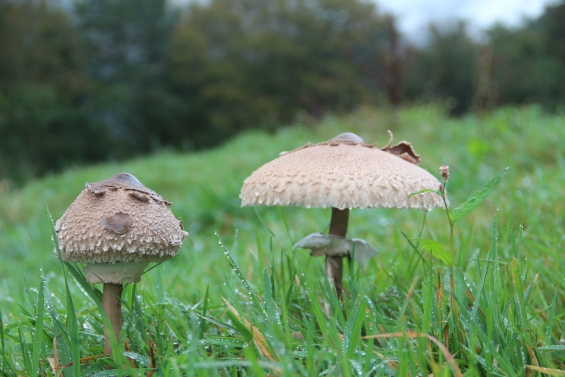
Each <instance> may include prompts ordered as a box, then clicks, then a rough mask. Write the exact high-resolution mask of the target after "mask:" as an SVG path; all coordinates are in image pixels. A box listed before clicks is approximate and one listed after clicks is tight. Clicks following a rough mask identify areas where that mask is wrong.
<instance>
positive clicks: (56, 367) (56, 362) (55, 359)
mask: <svg viewBox="0 0 565 377" xmlns="http://www.w3.org/2000/svg"><path fill="white" fill-rule="evenodd" d="M51 360H53V361H52V362H51ZM49 364H50V365H51V369H53V374H54V375H55V376H61V377H65V375H64V374H63V372H62V369H63V368H62V367H61V363H60V362H59V351H58V350H57V337H53V359H49ZM59 371H61V374H57V373H59Z"/></svg>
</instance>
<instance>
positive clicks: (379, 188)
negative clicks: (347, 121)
mask: <svg viewBox="0 0 565 377" xmlns="http://www.w3.org/2000/svg"><path fill="white" fill-rule="evenodd" d="M389 146H390V142H389V144H388V145H387V146H386V147H384V148H383V150H381V149H379V148H376V147H375V145H374V144H367V143H365V142H364V141H363V139H361V138H360V137H359V136H357V135H355V134H351V133H345V134H341V135H339V136H337V137H336V138H334V139H331V140H329V141H326V142H323V143H320V144H310V143H308V144H306V145H305V146H303V147H302V148H298V149H295V150H293V151H291V152H286V153H283V154H281V155H280V157H278V158H276V159H275V160H273V161H270V162H268V163H266V164H265V165H263V166H261V167H260V168H259V169H257V170H256V171H255V172H253V174H251V176H250V177H248V178H247V179H245V181H244V182H243V187H242V189H241V193H240V195H239V197H240V198H241V199H242V206H249V205H271V206H272V205H297V206H304V207H306V208H310V207H315V208H320V207H321V208H325V207H335V208H339V209H345V208H349V209H351V208H375V207H383V208H418V209H421V210H430V209H432V208H435V207H442V206H443V200H442V198H441V197H440V196H439V195H437V194H435V193H431V192H428V193H424V194H420V195H415V196H413V197H411V198H408V197H409V195H410V194H411V193H415V192H418V191H421V190H423V189H434V190H437V189H438V188H439V187H440V182H439V181H438V180H437V179H436V178H435V177H434V176H433V175H432V174H430V173H428V172H427V171H426V170H424V169H422V168H420V167H418V166H416V165H415V163H417V162H419V159H420V156H419V155H417V154H415V152H414V151H413V150H412V147H411V146H410V143H407V142H402V143H399V144H398V145H396V146H394V147H392V148H390V147H389ZM386 151H388V152H386ZM409 161H411V162H409Z"/></svg>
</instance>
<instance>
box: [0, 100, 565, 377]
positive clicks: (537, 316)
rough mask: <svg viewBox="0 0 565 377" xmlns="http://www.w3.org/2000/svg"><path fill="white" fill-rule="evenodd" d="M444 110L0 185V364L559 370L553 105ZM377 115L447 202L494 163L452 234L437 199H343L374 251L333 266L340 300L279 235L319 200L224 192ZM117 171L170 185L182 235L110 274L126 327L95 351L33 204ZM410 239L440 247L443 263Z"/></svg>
mask: <svg viewBox="0 0 565 377" xmlns="http://www.w3.org/2000/svg"><path fill="white" fill-rule="evenodd" d="M446 114H447V109H446V107H445V106H442V105H417V106H411V107H403V108H401V109H399V110H398V111H396V112H395V111H392V110H388V109H374V108H361V109H359V110H358V111H356V112H355V113H353V114H351V115H347V116H340V117H337V116H327V117H325V118H324V119H322V120H320V121H316V122H296V123H295V124H293V125H289V126H287V127H284V128H280V129H278V130H277V131H276V132H274V133H265V132H249V133H244V134H242V135H240V136H238V137H236V138H234V139H232V140H231V141H229V142H227V143H226V144H225V145H223V146H221V147H219V148H216V149H213V150H209V151H203V152H198V153H188V154H183V153H178V152H171V151H162V152H160V153H158V154H155V155H152V156H148V157H143V158H138V159H134V160H129V161H124V162H117V163H108V164H101V165H95V166H89V167H81V168H74V169H69V170H66V171H65V172H63V173H61V174H54V175H50V176H47V177H45V178H43V179H40V180H35V181H32V182H29V183H28V184H27V185H25V186H24V187H22V188H20V189H17V190H16V189H12V190H5V191H3V192H1V196H0V213H1V217H0V250H1V254H2V262H1V263H0V279H1V285H0V315H1V327H0V336H1V339H0V340H1V356H0V370H1V372H0V374H2V375H5V376H36V375H46V376H52V375H56V374H57V373H59V372H61V371H62V372H63V374H64V375H65V376H66V377H70V376H78V375H84V376H87V375H88V376H91V375H92V376H111V375H147V376H149V375H154V376H246V375H253V376H273V375H303V376H316V375H323V376H368V375H370V376H391V375H397V376H408V375H410V376H418V375H421V376H424V375H426V376H427V375H430V374H433V375H435V376H449V375H454V376H460V375H465V376H523V375H526V376H536V375H537V376H542V375H543V376H545V375H550V376H565V371H562V370H561V369H565V335H564V334H563V331H564V329H565V322H564V321H565V317H564V314H563V313H564V310H563V309H564V306H565V295H564V293H565V290H564V287H563V284H562V282H563V281H564V279H565V261H564V260H563V257H562V250H563V247H564V244H565V225H564V222H563V214H564V213H565V200H563V197H564V194H565V173H564V172H565V145H564V144H563V140H565V114H563V113H561V114H558V115H548V114H546V113H544V112H543V111H542V110H541V109H540V108H539V107H537V106H534V105H532V106H527V107H522V108H517V107H508V108H501V109H498V110H496V111H493V112H490V113H484V114H475V115H468V116H465V117H462V118H457V119H453V118H449V117H447V115H446ZM387 130H391V131H392V132H393V133H394V137H395V142H397V141H401V140H407V141H410V142H411V143H412V145H413V146H414V148H415V149H416V151H417V152H418V153H419V154H420V155H421V156H422V163H421V164H420V166H421V167H422V168H424V169H426V170H428V171H430V172H431V173H432V174H434V175H436V176H438V177H439V167H440V166H441V165H442V164H445V165H449V167H450V172H451V174H450V179H449V182H448V183H447V190H448V195H449V199H450V201H451V207H452V208H455V207H457V206H458V205H460V204H461V203H463V202H465V201H466V200H467V199H468V198H469V197H471V196H472V195H473V194H474V193H476V192H477V191H479V190H481V189H482V188H483V187H485V185H487V183H488V182H489V181H490V180H491V179H493V178H494V177H496V176H498V175H499V174H500V173H501V172H503V171H504V170H505V169H506V168H508V170H507V172H506V174H505V175H504V176H503V177H502V179H501V180H500V182H499V183H498V185H497V186H496V187H495V188H494V190H493V191H492V192H491V193H490V195H489V197H488V198H487V199H486V200H485V201H484V202H483V203H481V204H480V205H479V206H478V207H477V208H476V209H475V210H474V211H473V212H471V213H470V214H469V215H467V216H466V217H464V218H463V219H461V220H460V221H459V222H457V223H456V224H455V228H454V233H453V234H454V239H453V243H454V248H453V250H451V249H450V248H449V244H450V224H449V222H448V220H447V217H446V213H445V210H442V209H435V210H433V211H431V212H429V213H427V214H424V213H422V212H420V211H417V210H400V209H364V210H358V209H353V210H352V213H351V216H350V224H349V236H350V237H357V238H362V239H365V240H367V241H368V242H369V243H370V244H371V245H373V246H375V247H376V248H377V249H379V251H380V254H379V255H378V256H377V257H376V258H373V259H371V260H369V261H368V262H367V263H366V264H364V265H358V264H356V263H354V264H353V265H346V267H347V273H346V274H345V275H346V276H344V285H345V288H346V289H347V293H346V294H345V295H344V299H343V301H341V302H340V301H339V300H337V298H336V296H335V294H334V292H332V290H331V288H330V286H329V284H328V281H327V279H325V276H324V274H323V259H321V258H314V257H310V256H309V252H308V251H307V250H293V249H292V246H293V245H294V244H295V243H296V242H297V241H298V240H300V239H301V238H302V237H304V236H306V235H308V234H310V233H314V232H325V231H327V229H328V223H329V217H330V216H329V215H330V210H329V209H306V208H300V207H264V206H263V207H243V208H242V207H241V206H240V203H241V201H240V199H239V198H238V195H239V190H240V188H241V185H242V183H243V180H244V179H245V178H246V177H247V176H249V175H250V174H251V173H252V172H253V171H254V170H255V169H256V168H258V167H259V166H261V165H262V164H264V163H265V162H267V161H270V160H272V159H274V158H276V157H277V156H278V155H279V153H280V152H281V151H287V150H291V149H294V148H297V147H300V146H302V145H304V144H306V143H307V142H308V141H311V142H313V143H315V142H322V141H325V140H328V139H330V138H332V137H334V136H336V135H338V134H339V133H342V132H354V133H356V134H358V135H359V136H361V137H362V138H364V139H365V141H367V142H370V143H372V142H377V145H379V146H383V145H385V144H386V143H387V141H388V134H387V132H386V131H387ZM119 172H128V173H131V174H133V175H135V176H136V177H137V178H138V179H139V180H140V181H141V182H142V183H143V184H144V185H145V186H146V187H148V188H151V189H153V190H155V191H156V192H158V193H159V194H161V195H162V196H163V197H165V198H166V199H167V200H169V201H171V202H173V203H174V204H173V206H172V207H171V209H172V211H173V212H174V214H175V215H176V216H177V217H180V218H182V220H183V224H184V227H185V229H186V230H187V231H188V232H189V233H190V236H189V237H188V238H187V239H185V241H184V244H183V246H182V248H181V250H180V252H179V255H178V256H177V257H176V258H174V259H173V260H170V261H167V262H165V263H162V264H160V265H159V266H157V267H156V268H153V269H151V270H149V271H148V272H147V273H146V274H145V275H144V276H143V278H142V281H141V282H140V283H138V284H133V285H128V286H126V288H125V290H124V296H123V298H122V299H123V306H122V307H123V308H124V309H123V311H124V330H123V331H122V337H123V338H125V339H127V342H126V343H125V346H124V342H122V344H121V346H118V347H115V349H114V355H113V358H112V357H109V356H103V355H102V350H103V329H102V321H103V319H102V317H101V315H100V311H99V308H98V305H99V301H100V291H99V289H100V288H101V287H100V286H94V285H89V284H88V283H86V282H85V281H84V279H83V278H82V276H81V274H80V269H81V268H80V266H76V265H63V264H62V263H60V261H59V260H58V259H57V258H56V256H55V254H54V252H53V250H54V245H53V241H52V239H51V237H52V228H51V223H50V220H49V215H48V211H49V212H50V213H51V215H52V217H53V220H56V219H58V218H59V217H61V215H62V214H63V213H64V211H65V209H66V208H67V207H68V206H69V205H70V203H71V202H72V201H73V200H74V199H75V198H76V197H77V196H78V194H79V193H80V192H81V191H82V190H83V189H84V184H85V182H95V181H99V180H103V179H106V178H108V177H110V176H112V175H114V174H116V173H119ZM47 209H48V210H47ZM416 238H425V239H430V240H433V241H435V242H438V243H440V244H442V245H444V247H445V249H446V250H447V251H448V252H449V253H450V255H451V256H452V257H453V261H454V262H453V265H452V266H448V265H446V264H445V263H444V262H443V261H442V260H440V259H438V258H435V257H434V256H432V255H431V254H430V253H429V252H428V251H426V250H425V249H424V248H423V247H422V244H421V243H419V242H417V241H414V240H413V239H416ZM325 306H329V311H328V312H329V313H326V311H325V310H324V308H325ZM124 347H125V348H124ZM108 366H110V367H111V368H114V369H111V370H108V369H107V368H108Z"/></svg>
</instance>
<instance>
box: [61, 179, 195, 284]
mask: <svg viewBox="0 0 565 377" xmlns="http://www.w3.org/2000/svg"><path fill="white" fill-rule="evenodd" d="M169 206H171V203H169V202H167V201H166V200H165V199H163V197H161V196H160V195H158V194H157V193H156V192H154V191H152V190H149V189H148V188H146V187H145V186H143V185H142V184H141V183H140V182H139V181H138V180H137V179H136V178H135V177H134V176H133V175H131V174H128V173H120V174H117V175H115V176H113V177H111V178H109V179H106V180H103V181H100V182H95V183H87V184H86V188H85V189H84V190H83V191H82V192H81V193H80V195H79V196H78V197H77V199H76V200H75V201H74V202H73V203H72V204H71V205H70V206H69V208H68V209H67V211H66V212H65V213H64V214H63V216H62V217H61V218H60V219H59V220H57V222H56V224H55V231H56V233H57V240H58V242H59V247H60V249H61V257H62V259H63V260H64V261H66V262H78V263H86V264H87V267H86V268H85V272H86V278H87V280H88V281H89V282H91V283H99V282H105V283H118V284H119V283H123V282H124V281H126V280H127V281H129V282H132V283H133V282H138V281H139V280H140V277H141V274H142V273H143V271H144V269H145V267H147V265H148V264H149V262H159V261H164V260H167V259H170V258H172V257H174V256H175V255H176V254H177V252H178V250H179V249H180V247H181V244H182V241H183V239H184V238H185V237H186V236H187V235H188V233H187V232H185V231H184V230H183V228H182V224H181V222H180V221H179V220H178V219H176V218H175V217H174V215H173V213H172V212H171V210H170V208H169Z"/></svg>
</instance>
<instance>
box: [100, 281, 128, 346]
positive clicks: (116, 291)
mask: <svg viewBox="0 0 565 377" xmlns="http://www.w3.org/2000/svg"><path fill="white" fill-rule="evenodd" d="M123 288H124V285H123V284H116V283H104V288H103V293H102V306H103V307H104V311H105V312H106V315H107V316H108V318H109V319H110V324H111V326H112V331H113V332H114V336H115V338H116V341H117V342H118V343H119V342H120V332H121V331H122V303H121V301H120V298H121V297H122V291H123ZM110 336H111V333H110V329H108V328H107V327H106V326H104V354H106V355H109V354H111V353H112V345H111V342H110Z"/></svg>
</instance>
